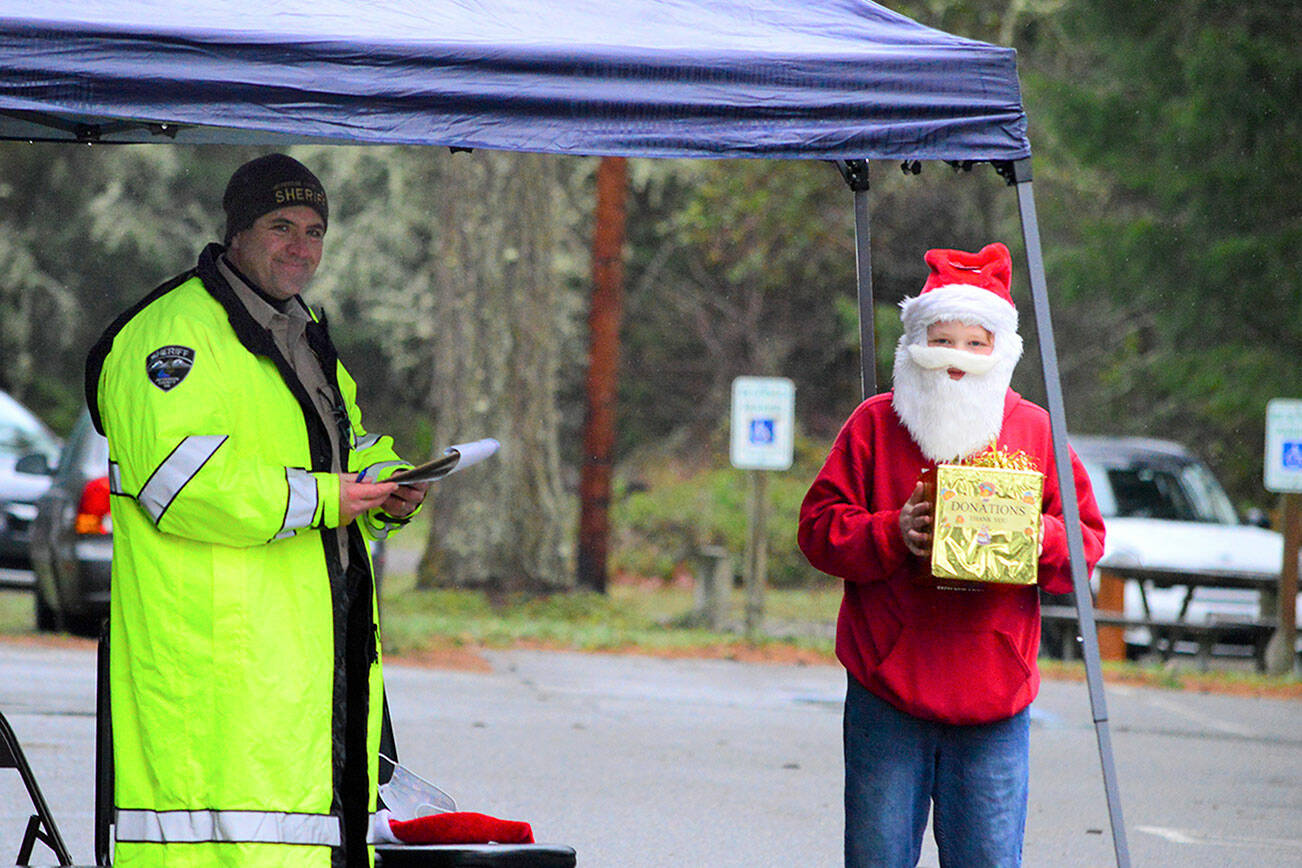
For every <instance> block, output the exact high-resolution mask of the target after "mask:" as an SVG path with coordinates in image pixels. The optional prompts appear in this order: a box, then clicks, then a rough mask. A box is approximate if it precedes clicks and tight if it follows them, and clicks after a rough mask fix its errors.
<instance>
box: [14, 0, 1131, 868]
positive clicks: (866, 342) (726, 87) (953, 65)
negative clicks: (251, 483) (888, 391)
mask: <svg viewBox="0 0 1302 868" xmlns="http://www.w3.org/2000/svg"><path fill="white" fill-rule="evenodd" d="M0 139H11V140H40V141H85V142H106V143H107V142H145V141H170V140H174V141H177V142H194V143H230V144H249V143H257V144H268V145H274V144H281V143H286V142H294V141H317V142H333V143H341V144H378V143H386V144H433V145H442V146H448V147H454V148H484V149H499V150H519V151H537V152H545V153H558V154H588V155H620V156H638V157H697V158H720V157H767V158H791V159H824V160H832V161H835V162H836V163H837V165H838V166H839V168H840V169H841V171H842V174H843V176H844V177H845V179H846V181H847V182H848V183H849V184H850V186H851V188H852V190H853V191H854V203H855V216H856V220H855V225H856V241H857V251H858V271H859V294H860V310H861V323H862V324H861V338H862V343H863V346H862V352H863V358H864V361H863V371H864V388H865V391H866V392H871V391H874V390H875V383H874V382H873V374H872V360H873V358H874V352H873V347H872V340H873V338H872V325H871V312H872V288H871V267H870V258H869V253H870V237H869V209H868V203H869V198H868V195H869V188H868V161H869V160H906V161H913V160H933V159H934V160H947V161H951V162H955V163H962V164H969V163H973V162H990V163H992V164H994V166H995V168H996V169H997V170H998V171H999V172H1000V174H1001V175H1003V176H1004V177H1005V178H1006V179H1007V180H1008V181H1009V183H1010V184H1014V185H1015V186H1016V188H1017V196H1018V204H1019V207H1020V209H1021V215H1022V227H1023V233H1024V240H1025V247H1026V253H1027V260H1028V266H1029V268H1028V273H1029V274H1030V284H1031V296H1032V300H1033V303H1034V309H1035V317H1036V326H1037V330H1038V334H1039V338H1040V348H1041V352H1040V356H1041V363H1042V367H1043V373H1044V382H1045V390H1046V393H1047V396H1048V404H1049V407H1048V409H1049V415H1050V421H1051V425H1052V433H1053V441H1054V450H1055V454H1056V455H1057V456H1058V458H1059V460H1058V461H1057V462H1056V464H1057V472H1058V481H1059V486H1060V489H1061V491H1062V496H1063V501H1064V512H1065V518H1066V524H1067V531H1068V534H1067V536H1068V546H1069V549H1070V556H1071V565H1072V574H1073V577H1074V579H1075V585H1076V602H1077V608H1078V610H1079V617H1080V626H1081V633H1082V638H1083V656H1084V659H1085V664H1086V675H1087V679H1088V683H1089V691H1090V701H1091V706H1092V708H1093V714H1094V721H1095V728H1096V731H1097V735H1098V741H1099V753H1100V758H1101V760H1102V766H1103V778H1104V784H1105V789H1106V793H1107V799H1108V807H1109V815H1110V819H1111V823H1112V835H1113V842H1114V847H1115V851H1116V856H1117V862H1118V865H1128V864H1129V856H1128V853H1127V849H1126V843H1125V831H1124V823H1123V821H1122V817H1121V808H1120V800H1119V796H1118V794H1117V788H1116V778H1115V769H1114V768H1113V763H1112V751H1111V743H1110V736H1109V734H1108V727H1107V719H1108V717H1107V706H1106V701H1105V699H1104V695H1103V689H1102V677H1101V665H1100V662H1099V655H1098V646H1097V639H1096V636H1095V631H1094V618H1093V609H1092V604H1091V597H1090V584H1089V576H1088V572H1087V570H1086V569H1085V560H1084V547H1083V543H1082V539H1081V531H1080V522H1079V516H1078V515H1077V514H1076V500H1075V496H1074V495H1075V484H1074V480H1073V478H1072V475H1071V470H1070V464H1069V462H1068V461H1066V460H1065V458H1066V455H1067V445H1066V444H1067V436H1066V424H1065V421H1064V417H1065V411H1064V409H1063V401H1062V388H1061V383H1060V379H1059V375H1058V368H1057V353H1056V348H1055V343H1054V339H1053V328H1052V324H1051V321H1050V317H1049V301H1048V292H1047V287H1046V283H1045V279H1044V268H1043V260H1042V255H1041V250H1040V238H1039V230H1038V225H1037V221H1036V216H1035V204H1034V196H1033V194H1032V182H1031V172H1030V165H1031V162H1030V156H1031V149H1030V144H1029V141H1028V139H1027V135H1026V113H1025V111H1024V110H1023V108H1022V105H1021V97H1020V89H1019V85H1018V78H1017V69H1016V55H1015V52H1013V51H1012V50H1011V49H1006V48H999V47H996V46H992V45H987V44H984V43H980V42H975V41H972V40H969V39H963V38H960V37H957V36H953V35H950V34H946V33H942V32H939V31H936V30H933V29H930V28H927V27H924V26H922V25H920V24H918V23H916V22H914V21H912V20H910V19H908V18H905V17H903V16H900V15H898V14H896V13H893V12H891V11H889V10H887V9H884V8H882V7H880V6H877V5H875V4H873V3H871V2H868V0H820V2H818V3H811V2H808V0H448V2H444V3H439V4H431V3H425V2H420V0H391V2H385V3H380V2H361V0H271V2H267V0H264V2H262V3H256V2H250V0H239V2H230V3H223V4H213V3H207V2H205V3H202V4H200V3H199V2H196V0H99V2H96V3H92V4H87V3H85V2H82V0H42V2H41V3H39V4H34V3H32V2H31V0H0Z"/></svg>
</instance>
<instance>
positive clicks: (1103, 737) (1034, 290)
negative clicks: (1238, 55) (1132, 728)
mask: <svg viewBox="0 0 1302 868" xmlns="http://www.w3.org/2000/svg"><path fill="white" fill-rule="evenodd" d="M997 168H999V169H1001V174H1005V176H1006V177H1008V176H1009V175H1011V177H1009V182H1010V183H1013V184H1015V185H1016V186H1017V207H1018V210H1019V211H1020V212H1021V216H1022V237H1023V240H1024V241H1025V244H1026V258H1027V264H1028V266H1029V272H1030V276H1031V299H1032V302H1033V305H1034V308H1035V327H1036V330H1037V332H1038V334H1039V340H1040V363H1041V365H1042V367H1043V370H1044V390H1045V393H1046V396H1047V399H1048V400H1047V403H1048V405H1049V407H1048V409H1049V424H1050V427H1051V430H1052V434H1053V454H1054V457H1055V464H1056V465H1057V471H1058V489H1059V491H1060V492H1061V495H1062V516H1063V520H1064V522H1065V523H1066V525H1067V550H1068V554H1069V556H1070V558H1071V575H1072V581H1073V584H1074V586H1075V587H1074V593H1075V596H1076V612H1077V618H1078V619H1079V624H1080V632H1081V656H1082V657H1083V658H1084V660H1085V680H1086V683H1087V684H1088V685H1089V696H1090V708H1091V709H1092V710H1093V715H1094V729H1095V732H1096V733H1097V736H1098V743H1099V760H1100V761H1101V763H1102V766H1103V787H1104V790H1105V793H1106V796H1107V802H1108V819H1109V821H1110V822H1111V825H1112V844H1113V849H1114V850H1115V851H1116V857H1117V866H1118V868H1129V866H1130V852H1129V849H1128V847H1127V846H1126V827H1125V822H1124V820H1123V819H1122V816H1121V794H1120V791H1119V790H1118V788H1117V771H1116V766H1115V764H1114V762H1113V759H1112V737H1111V735H1110V734H1109V731H1108V707H1107V699H1106V697H1105V696H1104V693H1103V671H1102V664H1101V663H1100V661H1099V643H1098V633H1097V632H1096V631H1095V627H1094V606H1093V602H1092V600H1091V597H1090V582H1089V573H1088V572H1087V571H1086V569H1085V544H1084V540H1083V538H1082V536H1081V526H1080V511H1079V509H1078V508H1077V504H1076V481H1075V479H1074V478H1073V477H1072V469H1071V461H1070V459H1069V457H1068V452H1067V425H1066V421H1065V420H1066V410H1065V409H1064V407H1063V400H1062V381H1061V379H1060V377H1059V374H1058V350H1057V347H1056V346H1055V344H1054V339H1053V323H1052V322H1051V320H1050V317H1049V294H1048V289H1047V286H1046V283H1045V279H1044V259H1043V256H1042V254H1041V249H1040V229H1039V225H1038V223H1037V220H1036V216H1035V196H1034V193H1033V192H1032V189H1031V161H1030V160H1029V159H1026V160H1020V161H1018V162H1016V163H1013V164H1012V165H1011V167H1007V166H1005V167H997ZM1004 170H1009V171H1004Z"/></svg>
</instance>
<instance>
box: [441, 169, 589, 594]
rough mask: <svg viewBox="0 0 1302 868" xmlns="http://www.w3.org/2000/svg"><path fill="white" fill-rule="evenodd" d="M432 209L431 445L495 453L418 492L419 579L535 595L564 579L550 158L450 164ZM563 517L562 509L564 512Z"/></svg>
mask: <svg viewBox="0 0 1302 868" xmlns="http://www.w3.org/2000/svg"><path fill="white" fill-rule="evenodd" d="M447 165H448V169H447V171H445V172H444V173H442V179H441V184H440V189H439V190H437V191H436V193H435V196H436V202H437V203H436V204H435V206H434V214H433V215H431V216H432V217H433V219H434V220H435V232H436V233H437V239H438V240H437V242H436V243H437V257H438V264H437V266H436V267H435V269H434V271H435V294H436V298H437V299H438V310H437V313H436V316H437V325H436V329H435V338H434V344H435V346H434V353H433V361H434V371H433V383H432V387H431V389H432V393H431V395H430V399H431V400H430V404H431V406H432V407H433V408H434V410H433V422H434V426H433V428H434V442H435V444H436V447H435V448H436V449H441V448H442V447H443V446H445V445H448V444H451V443H460V442H465V441H467V440H474V439H478V438H480V437H496V438H497V439H498V440H500V441H501V444H502V448H501V451H500V452H499V453H498V454H497V456H496V457H494V458H492V459H490V460H489V461H488V462H486V463H484V464H482V465H478V466H476V467H474V468H471V469H469V470H467V471H465V472H464V473H461V474H457V475H455V476H453V477H450V478H449V479H446V480H443V481H440V482H436V483H434V485H433V486H432V488H431V492H430V496H429V499H428V501H427V506H426V509H429V510H432V512H433V516H432V527H431V531H430V538H429V544H428V546H427V548H426V551H425V557H424V559H423V561H422V562H421V566H420V571H419V584H420V585H421V586H423V587H428V586H457V587H477V588H486V589H492V590H506V591H530V592H546V591H553V590H561V589H564V588H566V587H567V586H570V585H571V584H572V582H573V570H572V569H571V567H570V561H571V560H572V556H571V543H570V534H571V533H572V530H571V529H572V527H573V523H572V521H573V520H572V510H568V509H567V508H566V504H565V500H564V497H563V493H562V488H561V482H560V451H559V444H558V431H559V418H558V417H559V411H558V408H557V403H556V394H557V368H558V363H559V354H560V334H561V330H560V321H561V313H560V305H559V298H558V296H559V292H560V287H559V281H558V279H557V275H556V269H555V268H554V263H553V259H552V257H553V249H554V244H553V242H554V235H555V227H556V220H557V215H556V212H555V204H554V203H555V201H556V195H555V190H556V186H557V184H558V178H557V174H556V173H557V169H556V161H555V160H548V159H546V158H543V157H540V156H537V155H522V154H498V153H476V154H474V155H472V156H470V157H466V158H461V157H457V158H456V159H453V160H451V161H449V163H448V164H447ZM567 513H569V514H567Z"/></svg>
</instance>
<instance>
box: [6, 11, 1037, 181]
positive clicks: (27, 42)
mask: <svg viewBox="0 0 1302 868" xmlns="http://www.w3.org/2000/svg"><path fill="white" fill-rule="evenodd" d="M160 136H170V137H174V138H175V139H176V140H177V141H192V142H196V143H198V142H205V143H212V142H222V143H245V142H259V143H261V142H268V141H271V140H273V138H279V137H284V138H285V139H289V140H293V139H313V140H326V141H334V142H341V143H352V144H370V143H388V144H422V145H448V146H454V147H464V148H487V149H499V150H517V151H543V152H548V153H569V154H612V155H614V154H618V155H624V156H644V157H783V158H800V159H810V158H822V159H834V158H841V159H855V158H859V159H863V158H869V159H941V160H965V159H966V160H1018V159H1024V158H1026V157H1029V156H1030V153H1031V149H1030V144H1029V142H1028V141H1027V138H1026V115H1025V113H1024V112H1023V110H1022V105H1021V99H1020V93H1019V89H1018V81H1017V69H1016V55H1015V52H1013V51H1012V50H1011V49H1006V48H998V47H996V46H992V45H987V44H985V43H981V42H975V41H972V40H970V39H963V38H960V37H957V36H952V35H950V34H947V33H942V32H940V31H937V30H932V29H931V28H928V27H924V26H922V25H921V24H918V23H916V22H914V21H912V20H911V19H908V18H905V17H903V16H901V15H898V14H896V13H894V12H891V11H889V10H887V9H883V8H882V7H880V6H876V5H874V4H872V3H868V2H864V0H825V2H819V3H808V2H801V0H714V2H700V0H674V2H665V0H620V2H618V3H612V2H603V0H569V2H556V3H545V2H538V0H483V2H469V0H467V2H458V3H451V2H449V3H416V2H406V3H357V2H354V0H310V2H305V0H289V2H274V3H263V4H257V3H248V2H242V3H200V2H196V0H100V2H96V3H85V2H81V0H43V2H40V3H31V2H30V0H27V2H24V0H2V2H0V137H3V138H17V139H77V138H81V139H89V140H96V141H106V142H107V141H112V142H132V141H148V140H151V139H156V138H157V137H160Z"/></svg>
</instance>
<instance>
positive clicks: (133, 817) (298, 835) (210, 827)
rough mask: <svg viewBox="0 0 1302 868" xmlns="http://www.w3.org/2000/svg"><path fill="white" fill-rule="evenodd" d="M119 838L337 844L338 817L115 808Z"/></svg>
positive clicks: (161, 841) (159, 841) (339, 835)
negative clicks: (116, 810) (116, 809)
mask: <svg viewBox="0 0 1302 868" xmlns="http://www.w3.org/2000/svg"><path fill="white" fill-rule="evenodd" d="M117 840H118V841H133V842H134V841H143V842H149V843H156V844H201V843H210V842H219V843H236V842H246V843H258V844H311V845H316V846H320V847H338V846H339V845H340V843H341V842H342V840H343V834H342V832H341V831H340V828H339V818H338V817H333V816H331V815H330V814H287V813H282V812H278V811H140V810H123V809H120V808H119V809H118V812H117Z"/></svg>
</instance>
